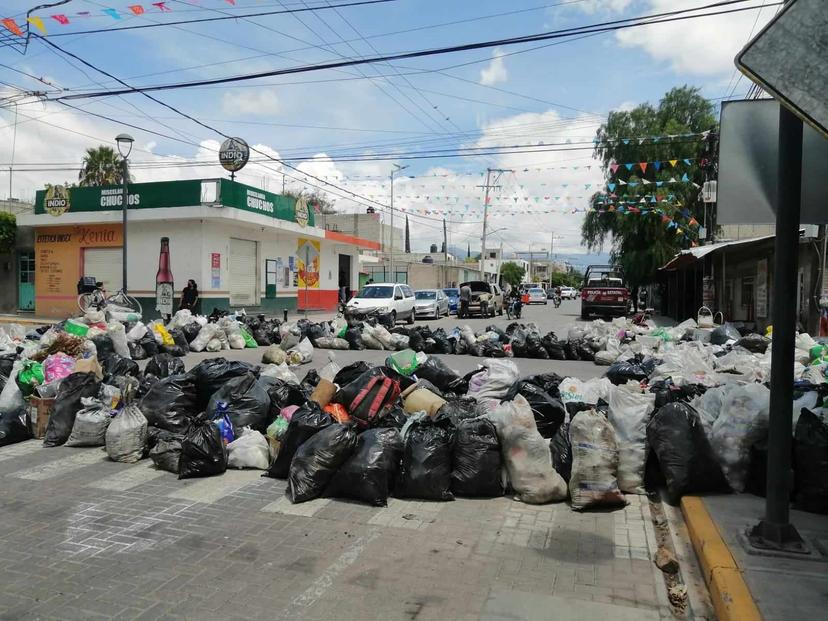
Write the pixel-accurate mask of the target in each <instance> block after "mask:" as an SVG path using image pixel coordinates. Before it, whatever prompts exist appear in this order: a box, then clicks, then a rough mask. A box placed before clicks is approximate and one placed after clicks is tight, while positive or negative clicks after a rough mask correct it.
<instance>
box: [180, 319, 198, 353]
mask: <svg viewBox="0 0 828 621" xmlns="http://www.w3.org/2000/svg"><path fill="white" fill-rule="evenodd" d="M199 332H201V324H200V323H198V322H197V321H193V322H191V323H188V324H187V325H186V326H183V327H182V328H181V333H182V334H183V335H184V338H185V339H186V340H187V344H190V343H192V342H193V341H194V340H195V338H196V337H197V336H198V333H199ZM188 351H189V348H188Z"/></svg>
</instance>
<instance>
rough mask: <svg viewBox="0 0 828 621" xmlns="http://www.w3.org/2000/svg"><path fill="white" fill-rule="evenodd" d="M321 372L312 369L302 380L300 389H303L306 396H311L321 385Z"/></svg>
mask: <svg viewBox="0 0 828 621" xmlns="http://www.w3.org/2000/svg"><path fill="white" fill-rule="evenodd" d="M320 379H321V378H320V377H319V371H317V370H316V369H310V370H309V371H308V372H307V373H306V374H305V378H304V379H303V380H302V383H301V384H299V388H301V389H302V392H304V393H306V394H311V393H312V392H313V391H314V389H315V388H316V386H317V385H318V384H319V380H320Z"/></svg>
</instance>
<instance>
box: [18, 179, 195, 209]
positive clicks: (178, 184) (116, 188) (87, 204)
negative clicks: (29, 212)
mask: <svg viewBox="0 0 828 621" xmlns="http://www.w3.org/2000/svg"><path fill="white" fill-rule="evenodd" d="M128 192H129V194H128V198H127V205H128V206H129V208H130V209H152V208H158V207H192V206H195V205H200V204H201V181H200V180H192V181H161V182H155V183H133V184H130V185H129V186H128ZM123 203H124V189H123V186H120V185H109V186H101V187H78V188H66V187H64V186H51V187H49V188H48V189H46V190H38V191H37V193H36V195H35V208H34V212H35V214H46V213H48V214H51V215H53V216H60V215H61V214H63V213H65V212H67V211H70V210H71V211H72V213H79V212H97V211H112V210H120V209H122V206H123Z"/></svg>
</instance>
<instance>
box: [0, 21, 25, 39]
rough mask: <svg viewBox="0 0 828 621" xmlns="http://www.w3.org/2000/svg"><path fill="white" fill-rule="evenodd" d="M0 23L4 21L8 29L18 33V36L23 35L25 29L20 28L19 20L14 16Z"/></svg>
mask: <svg viewBox="0 0 828 621" xmlns="http://www.w3.org/2000/svg"><path fill="white" fill-rule="evenodd" d="M0 23H2V24H3V25H4V26H5V27H6V30H8V31H9V32H11V33H12V34H16V35H17V36H18V37H22V36H23V31H22V30H20V26H18V25H17V22H16V21H15V20H14V18H12V17H7V18H6V19H4V20H2V21H1V22H0Z"/></svg>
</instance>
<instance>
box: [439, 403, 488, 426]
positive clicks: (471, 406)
mask: <svg viewBox="0 0 828 621" xmlns="http://www.w3.org/2000/svg"><path fill="white" fill-rule="evenodd" d="M485 413H486V410H485V408H482V407H481V406H480V405H479V404H478V403H477V399H474V398H473V397H461V398H460V399H450V400H449V401H446V403H445V404H444V405H443V406H442V407H441V408H440V409H439V410H437V414H436V416H435V418H448V419H449V420H450V421H451V423H452V424H453V425H454V426H455V427H456V426H457V425H459V424H460V422H461V421H464V420H466V419H469V418H477V417H478V416H482V415H483V414H485Z"/></svg>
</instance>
